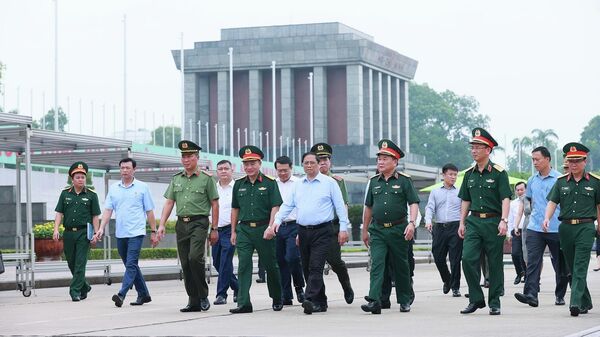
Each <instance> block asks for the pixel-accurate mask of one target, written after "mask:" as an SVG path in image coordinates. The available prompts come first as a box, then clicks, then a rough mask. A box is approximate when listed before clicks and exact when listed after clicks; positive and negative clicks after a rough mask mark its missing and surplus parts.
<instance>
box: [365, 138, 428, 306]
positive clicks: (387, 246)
mask: <svg viewBox="0 0 600 337" xmlns="http://www.w3.org/2000/svg"><path fill="white" fill-rule="evenodd" d="M378 146H379V152H378V153H377V170H378V171H379V174H377V175H375V176H373V177H371V179H370V180H369V185H368V186H367V190H366V196H365V209H364V212H363V229H362V239H363V241H364V243H365V245H367V247H369V246H370V247H371V261H372V262H371V275H370V289H369V296H368V299H367V301H368V303H367V304H363V305H362V306H361V309H362V310H363V311H366V312H371V313H373V314H381V287H382V285H383V281H384V273H385V271H386V268H387V266H386V260H387V261H389V262H390V263H392V264H393V265H392V271H393V273H394V276H395V278H394V279H395V282H396V300H397V302H398V303H399V304H400V311H401V312H409V311H410V304H411V297H412V286H411V284H410V267H409V263H408V245H409V241H410V240H412V238H413V236H414V233H415V221H416V219H417V213H418V210H419V196H418V195H417V191H416V190H415V187H414V186H413V183H412V180H411V179H410V176H409V175H407V174H404V173H400V172H398V171H396V167H397V166H398V160H400V158H402V157H404V152H402V150H401V149H400V148H399V147H398V146H397V145H396V144H394V142H392V141H391V140H388V139H382V140H381V141H379V144H378ZM407 205H408V207H407ZM408 208H410V212H408ZM407 215H409V219H410V220H408V219H407ZM388 253H389V259H386V257H387V256H388Z"/></svg>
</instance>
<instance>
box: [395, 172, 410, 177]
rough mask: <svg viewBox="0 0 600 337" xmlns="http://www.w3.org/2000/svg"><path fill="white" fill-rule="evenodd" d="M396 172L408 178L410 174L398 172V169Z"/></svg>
mask: <svg viewBox="0 0 600 337" xmlns="http://www.w3.org/2000/svg"><path fill="white" fill-rule="evenodd" d="M398 173H399V174H400V175H402V176H405V177H406V178H410V174H406V173H404V172H400V171H398Z"/></svg>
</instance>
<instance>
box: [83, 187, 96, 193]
mask: <svg viewBox="0 0 600 337" xmlns="http://www.w3.org/2000/svg"><path fill="white" fill-rule="evenodd" d="M85 189H86V190H88V191H90V192H92V193H94V194H98V192H96V190H95V189H93V188H91V187H87V186H86V188H85Z"/></svg>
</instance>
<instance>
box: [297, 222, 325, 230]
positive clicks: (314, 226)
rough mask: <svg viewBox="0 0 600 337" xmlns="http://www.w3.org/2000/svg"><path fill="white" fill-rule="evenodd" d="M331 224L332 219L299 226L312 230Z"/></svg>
mask: <svg viewBox="0 0 600 337" xmlns="http://www.w3.org/2000/svg"><path fill="white" fill-rule="evenodd" d="M331 225H333V221H327V222H323V223H320V224H318V225H312V226H311V225H307V226H304V225H300V228H302V229H308V230H312V229H319V228H323V227H327V226H331Z"/></svg>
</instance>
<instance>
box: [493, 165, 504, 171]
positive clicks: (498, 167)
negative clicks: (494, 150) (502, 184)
mask: <svg viewBox="0 0 600 337" xmlns="http://www.w3.org/2000/svg"><path fill="white" fill-rule="evenodd" d="M494 168H495V169H496V170H498V172H502V171H504V167H502V166H500V165H498V164H494Z"/></svg>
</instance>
